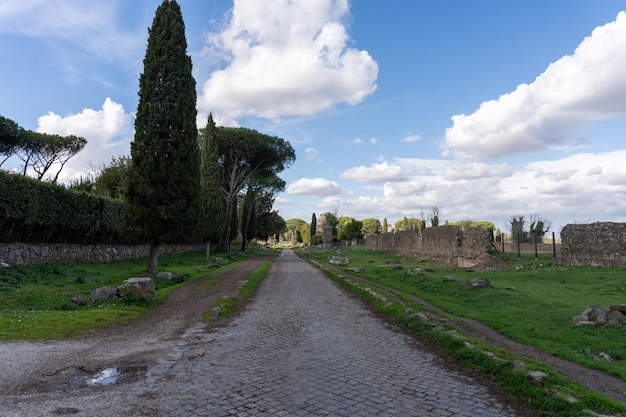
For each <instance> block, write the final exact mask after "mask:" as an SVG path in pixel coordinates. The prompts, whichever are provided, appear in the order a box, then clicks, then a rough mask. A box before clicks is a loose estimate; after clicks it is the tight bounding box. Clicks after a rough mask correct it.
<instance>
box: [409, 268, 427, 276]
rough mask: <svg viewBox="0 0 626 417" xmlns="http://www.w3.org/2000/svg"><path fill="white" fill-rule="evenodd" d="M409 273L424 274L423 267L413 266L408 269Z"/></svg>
mask: <svg viewBox="0 0 626 417" xmlns="http://www.w3.org/2000/svg"><path fill="white" fill-rule="evenodd" d="M406 273H407V275H422V274H423V272H422V268H412V269H409V270H408V271H406Z"/></svg>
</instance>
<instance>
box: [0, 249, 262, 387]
mask: <svg viewBox="0 0 626 417" xmlns="http://www.w3.org/2000/svg"><path fill="white" fill-rule="evenodd" d="M267 259H268V258H267V257H256V258H252V259H248V260H245V261H241V262H238V263H236V264H234V265H232V266H229V267H227V268H225V269H223V270H221V271H219V272H216V273H214V274H210V275H208V276H207V277H204V278H202V279H200V280H197V281H194V282H192V283H190V284H188V285H185V286H183V287H181V288H179V289H177V290H176V291H174V292H172V293H171V294H170V295H169V296H168V297H167V298H166V299H165V300H164V301H163V303H161V304H160V305H159V306H158V307H156V308H155V309H153V310H152V311H151V312H150V313H149V314H147V315H146V316H144V317H142V318H140V319H139V320H136V321H134V322H132V323H129V324H126V325H121V326H116V327H113V328H111V329H108V330H106V331H104V332H102V333H99V334H97V335H94V336H89V337H84V338H80V339H75V340H62V341H50V342H0V363H2V368H3V369H2V372H0V392H2V393H5V394H6V393H25V392H30V391H44V392H48V391H59V390H67V389H73V388H77V387H80V386H83V385H84V382H85V380H86V379H87V378H89V377H91V376H93V375H94V374H96V373H98V372H100V371H102V370H103V369H107V368H125V369H133V370H135V372H131V373H128V375H127V376H128V377H129V378H133V377H134V378H139V377H141V376H142V374H143V373H144V371H145V370H146V369H147V368H148V367H149V366H150V365H151V364H154V363H155V362H156V361H157V360H158V359H159V358H162V357H163V356H165V355H166V354H167V352H169V351H170V349H171V348H172V346H173V345H174V344H175V343H177V342H178V341H179V340H180V338H181V336H182V335H183V333H184V332H185V331H186V330H187V329H188V328H189V327H191V326H193V325H194V324H196V323H197V322H198V321H200V320H202V315H203V314H204V312H206V311H208V310H209V309H210V308H211V307H212V306H214V305H215V303H216V302H217V301H218V300H219V299H220V298H222V297H224V296H226V295H232V294H234V293H236V291H237V285H238V283H239V282H240V281H242V280H244V279H245V278H246V277H247V276H248V275H249V274H250V273H251V272H252V271H254V270H255V269H256V268H258V267H259V266H260V265H261V263H262V262H264V261H265V260H267ZM213 278H217V280H216V282H215V283H214V284H212V285H209V284H206V283H207V281H208V280H211V279H213ZM208 325H210V324H208ZM0 399H1V398H0Z"/></svg>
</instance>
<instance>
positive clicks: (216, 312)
mask: <svg viewBox="0 0 626 417" xmlns="http://www.w3.org/2000/svg"><path fill="white" fill-rule="evenodd" d="M271 267H272V261H265V262H263V263H262V264H261V266H260V267H258V268H257V269H256V270H255V271H253V272H252V273H251V274H250V275H248V278H247V279H246V280H245V281H244V282H243V284H242V285H241V287H240V288H239V291H238V292H237V294H235V295H230V296H226V297H222V298H221V299H220V301H219V302H218V303H217V304H216V305H215V307H214V308H213V309H212V310H211V311H207V312H206V313H205V314H204V318H205V319H213V320H217V319H219V318H222V317H228V316H230V315H231V314H232V313H233V311H234V310H235V308H237V306H238V305H239V303H240V302H241V298H242V297H243V298H250V297H252V294H253V293H254V290H255V289H256V288H257V287H258V286H259V284H260V283H261V281H263V278H265V276H266V275H267V273H268V272H269V270H270V268H271Z"/></svg>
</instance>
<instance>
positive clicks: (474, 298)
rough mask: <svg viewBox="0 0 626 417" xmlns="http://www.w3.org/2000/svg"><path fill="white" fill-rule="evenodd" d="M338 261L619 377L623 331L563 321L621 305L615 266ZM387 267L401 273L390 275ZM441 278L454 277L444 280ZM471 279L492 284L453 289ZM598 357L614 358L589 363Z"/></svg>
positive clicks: (319, 254)
mask: <svg viewBox="0 0 626 417" xmlns="http://www.w3.org/2000/svg"><path fill="white" fill-rule="evenodd" d="M331 254H334V253H329V252H323V251H313V252H309V253H308V255H306V256H307V257H310V258H316V259H319V260H326V259H327V258H328V257H329V256H330V255H331ZM342 256H347V257H348V258H349V259H350V264H349V265H347V266H345V267H341V268H342V269H343V270H345V271H346V272H350V271H349V268H354V267H357V266H362V267H364V268H365V272H364V273H359V274H358V275H359V276H362V277H365V278H367V279H369V280H371V281H372V282H373V283H380V284H383V285H386V286H389V287H392V288H395V289H398V290H400V291H402V292H404V293H407V294H412V295H415V296H418V297H420V298H422V299H424V300H426V301H428V302H430V303H431V304H434V305H436V306H438V307H441V308H443V309H444V310H446V311H448V312H450V313H452V314H454V315H456V316H461V317H467V318H472V319H475V320H479V321H481V322H483V323H485V324H486V325H488V326H490V327H492V328H494V329H496V330H497V331H498V332H500V333H502V334H504V335H506V336H509V337H511V338H513V339H515V340H517V341H519V342H521V343H524V344H528V345H532V346H536V347H538V348H540V349H542V350H545V351H547V352H550V353H552V354H554V355H557V356H559V357H562V358H565V359H569V360H572V361H575V362H578V363H581V364H583V365H585V366H588V367H591V368H595V369H600V370H602V371H604V372H607V373H610V374H613V375H615V376H618V377H620V378H622V379H626V361H625V360H624V355H625V354H626V352H625V351H624V340H626V326H604V327H579V326H576V325H575V324H574V323H573V322H572V321H571V318H572V317H574V316H576V315H579V314H581V313H582V312H583V311H584V310H585V309H586V308H587V307H589V306H590V305H592V304H600V305H602V306H603V307H605V308H606V307H608V306H610V305H614V304H623V303H625V302H626V275H625V274H624V270H623V269H621V268H598V267H568V266H557V265H553V264H552V258H551V256H549V255H542V256H541V257H540V259H539V260H538V261H535V260H534V254H533V255H532V257H531V256H530V255H529V254H528V255H527V256H526V257H523V258H522V259H521V260H519V261H518V260H517V256H516V255H515V256H514V257H513V256H511V257H510V262H511V263H512V264H511V267H509V268H508V269H503V270H497V271H480V272H470V271H464V270H460V269H455V268H451V267H448V266H445V265H440V264H436V263H430V262H420V261H418V260H416V259H414V258H409V257H396V256H392V255H389V254H384V253H381V252H375V251H366V250H365V249H364V248H362V247H357V248H353V249H352V250H349V251H344V252H343V253H342ZM395 264H401V265H402V267H403V269H402V270H395V269H394V268H393V266H394V265H395ZM410 268H421V269H422V271H423V274H422V275H408V274H407V271H408V269H410ZM443 276H454V278H455V280H454V281H453V282H444V281H443V280H442V278H443ZM474 278H478V279H488V280H489V281H490V282H491V285H492V287H491V288H480V289H471V288H466V287H463V286H461V285H460V282H462V281H464V280H470V279H474ZM600 352H605V353H607V354H609V355H610V356H611V357H613V358H614V359H616V360H615V361H611V362H607V361H603V360H599V359H594V356H595V355H597V354H598V353H600Z"/></svg>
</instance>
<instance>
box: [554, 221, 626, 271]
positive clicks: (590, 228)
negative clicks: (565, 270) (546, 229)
mask: <svg viewBox="0 0 626 417" xmlns="http://www.w3.org/2000/svg"><path fill="white" fill-rule="evenodd" d="M557 261H558V263H560V264H563V265H590V266H626V223H611V222H605V223H600V222H598V223H591V224H568V225H567V226H565V227H564V228H563V230H561V251H560V252H559V254H558V256H557Z"/></svg>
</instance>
